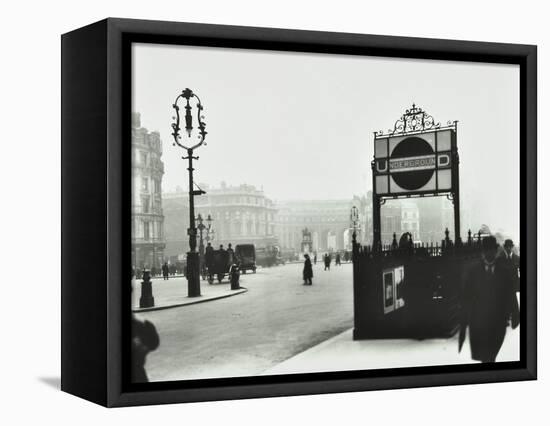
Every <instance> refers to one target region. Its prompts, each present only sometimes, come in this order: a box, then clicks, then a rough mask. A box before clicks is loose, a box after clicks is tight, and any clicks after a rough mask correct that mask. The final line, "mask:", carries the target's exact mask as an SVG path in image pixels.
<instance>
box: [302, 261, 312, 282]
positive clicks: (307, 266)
mask: <svg viewBox="0 0 550 426" xmlns="http://www.w3.org/2000/svg"><path fill="white" fill-rule="evenodd" d="M304 258H305V259H306V260H305V261H304V272H303V275H304V285H311V284H313V283H312V282H311V279H312V278H313V268H312V267H311V259H310V258H309V255H307V254H304Z"/></svg>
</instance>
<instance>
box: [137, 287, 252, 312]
mask: <svg viewBox="0 0 550 426" xmlns="http://www.w3.org/2000/svg"><path fill="white" fill-rule="evenodd" d="M247 291H248V289H247V288H246V287H240V289H239V290H235V291H233V292H232V293H227V294H221V295H219V296H212V297H209V298H207V299H197V300H193V301H191V302H185V303H176V304H174V305H164V306H152V307H150V308H136V309H132V313H136V314H139V313H141V312H151V311H163V310H165V309H172V308H180V307H182V306H188V305H196V304H198V303H206V302H210V301H212V300H218V299H226V298H228V297H233V296H237V295H238V294H243V293H246V292H247Z"/></svg>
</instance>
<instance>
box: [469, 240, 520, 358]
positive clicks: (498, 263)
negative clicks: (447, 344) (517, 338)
mask: <svg viewBox="0 0 550 426" xmlns="http://www.w3.org/2000/svg"><path fill="white" fill-rule="evenodd" d="M497 249H498V245H497V242H496V239H495V237H493V236H488V237H485V238H484V239H483V241H482V254H481V258H480V259H479V261H478V262H476V264H475V265H473V267H472V268H471V269H470V270H469V271H468V272H467V274H466V280H465V284H464V287H463V294H462V298H461V324H460V334H459V348H458V349H459V351H460V350H461V349H462V345H463V343H464V340H465V337H466V328H468V330H469V337H470V348H471V354H472V359H474V360H477V361H481V362H495V360H496V357H497V355H498V353H499V351H500V348H501V347H502V343H503V342H504V337H505V335H506V328H507V327H508V325H511V327H512V328H513V329H515V328H516V327H517V326H518V325H519V307H518V302H517V298H516V295H515V292H514V289H513V288H512V284H511V281H510V279H509V270H507V269H506V266H505V265H504V264H503V262H502V259H497V256H496V255H497Z"/></svg>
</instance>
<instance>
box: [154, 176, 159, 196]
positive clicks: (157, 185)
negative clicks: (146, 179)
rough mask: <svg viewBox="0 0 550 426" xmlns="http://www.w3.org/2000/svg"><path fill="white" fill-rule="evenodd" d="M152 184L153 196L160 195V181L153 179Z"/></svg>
mask: <svg viewBox="0 0 550 426" xmlns="http://www.w3.org/2000/svg"><path fill="white" fill-rule="evenodd" d="M153 182H154V183H155V194H160V181H159V180H158V179H155V180H154V181H153Z"/></svg>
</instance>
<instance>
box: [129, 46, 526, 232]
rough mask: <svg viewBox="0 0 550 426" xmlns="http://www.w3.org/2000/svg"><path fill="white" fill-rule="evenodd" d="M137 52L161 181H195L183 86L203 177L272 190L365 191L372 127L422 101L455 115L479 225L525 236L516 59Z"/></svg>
mask: <svg viewBox="0 0 550 426" xmlns="http://www.w3.org/2000/svg"><path fill="white" fill-rule="evenodd" d="M132 60H133V64H132V87H133V90H132V110H133V111H136V112H139V113H141V124H142V126H143V127H146V128H147V129H149V130H151V131H158V132H159V133H160V136H161V139H162V141H163V149H164V152H163V156H162V160H163V161H164V163H165V175H164V177H163V182H162V186H163V192H170V191H174V190H175V189H176V187H177V186H180V187H182V188H184V189H186V188H187V170H186V167H187V163H186V162H185V161H183V160H182V159H181V156H182V155H183V154H184V152H183V150H182V149H181V148H179V147H174V146H172V142H173V138H172V136H171V132H172V128H171V123H172V122H173V120H172V117H173V116H174V110H173V108H172V104H173V102H174V100H175V98H176V97H177V96H178V94H179V93H181V91H182V90H183V89H185V88H186V87H189V88H190V89H192V90H193V91H194V92H196V93H197V94H198V95H199V97H200V99H201V100H202V103H203V105H204V115H205V117H206V118H205V120H204V121H205V122H206V130H207V131H208V135H207V137H206V143H207V145H206V146H202V147H200V148H199V149H198V150H197V151H196V152H195V155H198V156H199V157H200V159H199V161H198V162H196V163H195V181H196V182H204V183H207V184H209V185H211V186H216V187H218V186H219V185H220V182H222V181H225V182H227V184H231V185H238V184H241V183H247V184H251V185H255V186H256V187H257V188H258V189H260V188H261V189H263V190H264V192H265V194H266V196H267V197H269V198H271V199H273V200H292V199H323V200H329V199H351V197H353V195H365V194H366V192H367V191H368V190H371V189H372V176H371V169H370V162H371V160H372V158H373V153H374V148H373V145H374V144H373V132H375V131H378V130H383V131H384V132H386V131H387V130H388V129H393V125H394V123H395V121H396V120H397V119H398V118H399V117H400V116H401V114H403V112H404V111H405V109H407V108H410V107H411V105H412V103H413V102H414V103H415V104H416V105H417V106H418V107H421V108H422V109H424V110H425V111H426V112H427V113H428V114H430V115H432V116H433V117H434V119H435V121H436V122H440V123H441V125H446V123H447V121H449V120H451V121H452V120H458V121H459V123H458V150H459V155H460V193H461V204H462V207H463V209H466V208H467V209H470V211H471V222H472V224H476V225H477V224H479V225H481V224H483V223H486V224H488V225H489V226H490V228H491V230H492V231H497V230H503V231H505V232H506V233H507V234H508V235H510V236H512V237H513V238H514V239H515V240H517V241H518V242H519V219H520V218H519V67H518V66H515V65H502V64H478V63H464V62H449V61H433V60H411V59H386V58H377V57H362V56H346V55H334V54H330V55H328V54H310V53H292V52H269V51H259V50H245V49H227V48H211V47H188V46H168V45H154V44H134V45H133V47H132ZM195 103H196V102H194V103H193V104H195ZM194 125H196V120H195V121H194ZM185 135H186V134H185V132H183V134H182V137H185ZM473 230H475V229H473ZM465 232H466V230H464V229H463V231H462V233H463V234H464V235H465Z"/></svg>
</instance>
